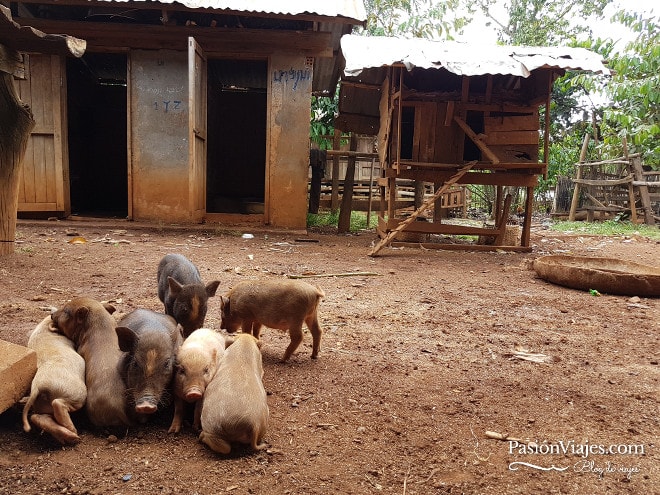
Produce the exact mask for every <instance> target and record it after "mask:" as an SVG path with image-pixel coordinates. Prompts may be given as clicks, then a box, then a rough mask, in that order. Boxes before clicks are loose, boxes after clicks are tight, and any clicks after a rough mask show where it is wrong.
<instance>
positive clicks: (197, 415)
mask: <svg viewBox="0 0 660 495" xmlns="http://www.w3.org/2000/svg"><path fill="white" fill-rule="evenodd" d="M203 403H204V401H202V400H198V401H197V402H195V411H194V413H193V429H194V430H195V431H199V430H201V429H202V404H203Z"/></svg>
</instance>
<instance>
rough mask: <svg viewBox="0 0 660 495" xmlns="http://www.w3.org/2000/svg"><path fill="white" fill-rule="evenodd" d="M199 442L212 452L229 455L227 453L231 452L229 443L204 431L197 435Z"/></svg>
mask: <svg viewBox="0 0 660 495" xmlns="http://www.w3.org/2000/svg"><path fill="white" fill-rule="evenodd" d="M199 440H200V441H201V442H203V443H205V444H206V445H208V447H209V448H210V449H211V450H213V451H214V452H219V453H221V454H229V452H231V445H229V443H227V442H226V441H224V440H223V439H222V438H220V437H217V436H215V435H212V434H210V433H207V432H205V431H202V432H201V433H200V434H199Z"/></svg>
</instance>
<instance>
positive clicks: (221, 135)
mask: <svg viewBox="0 0 660 495" xmlns="http://www.w3.org/2000/svg"><path fill="white" fill-rule="evenodd" d="M267 70H268V63H267V62H266V61H264V60H209V61H208V85H207V87H208V118H207V119H208V132H207V136H208V139H207V161H206V168H207V181H206V203H207V204H206V211H207V213H244V214H250V213H263V209H264V197H265V188H266V115H267V113H266V104H267V95H266V88H267Z"/></svg>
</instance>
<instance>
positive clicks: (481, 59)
mask: <svg viewBox="0 0 660 495" xmlns="http://www.w3.org/2000/svg"><path fill="white" fill-rule="evenodd" d="M341 50H342V53H343V56H344V59H345V61H346V65H345V68H344V75H346V76H348V77H357V76H359V75H360V74H361V73H362V72H363V71H364V70H365V69H376V68H380V67H385V66H390V65H397V64H403V65H404V66H405V67H406V68H407V69H408V70H412V69H413V68H415V67H419V68H423V69H446V70H447V71H449V72H452V73H454V74H458V75H465V76H478V75H486V74H505V75H514V76H522V77H529V75H530V74H531V72H532V71H533V70H535V69H540V68H557V69H567V70H585V71H589V72H594V73H601V74H609V70H608V69H607V67H605V65H604V64H603V60H602V58H601V56H600V55H598V54H596V53H594V52H592V51H589V50H587V49H585V48H571V47H529V46H504V45H483V44H481V45H479V44H467V43H462V42H457V41H430V40H424V39H419V38H417V39H404V38H394V37H385V36H356V35H350V34H349V35H346V36H343V37H342V39H341Z"/></svg>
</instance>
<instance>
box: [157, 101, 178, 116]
mask: <svg viewBox="0 0 660 495" xmlns="http://www.w3.org/2000/svg"><path fill="white" fill-rule="evenodd" d="M154 110H156V111H157V112H164V113H168V112H180V111H182V110H183V102H182V101H180V100H171V101H154Z"/></svg>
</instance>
